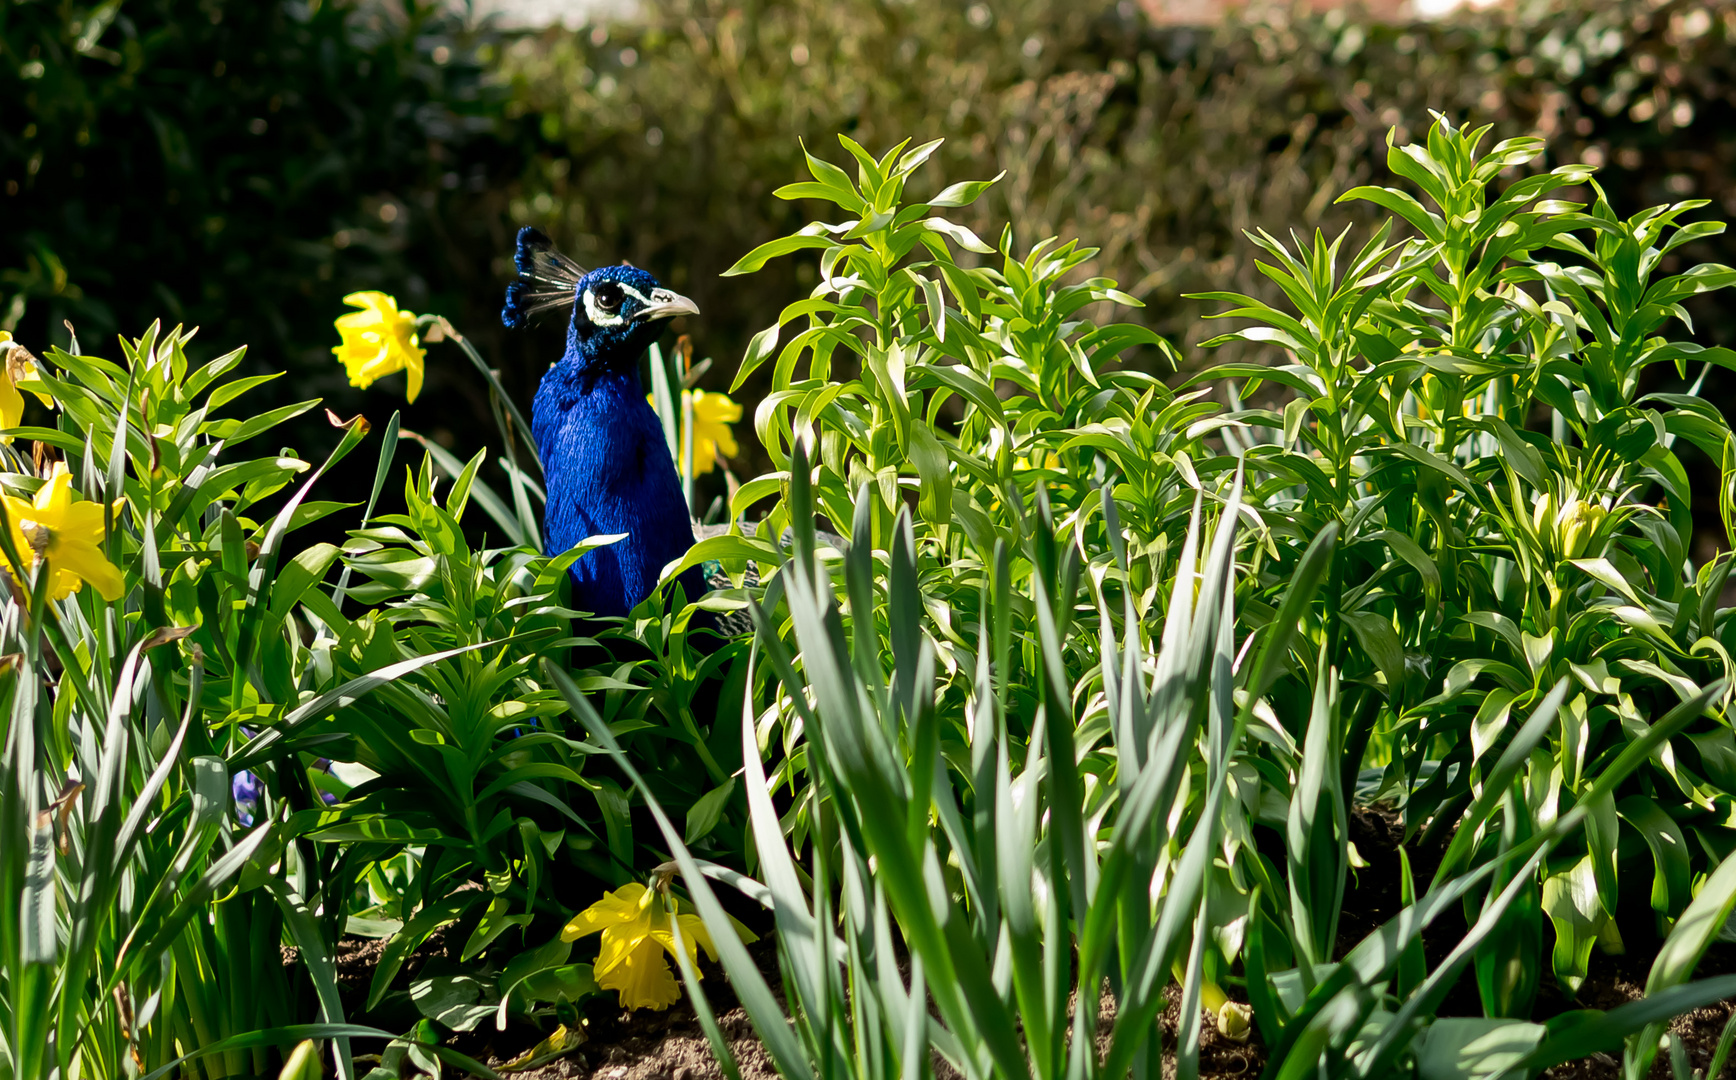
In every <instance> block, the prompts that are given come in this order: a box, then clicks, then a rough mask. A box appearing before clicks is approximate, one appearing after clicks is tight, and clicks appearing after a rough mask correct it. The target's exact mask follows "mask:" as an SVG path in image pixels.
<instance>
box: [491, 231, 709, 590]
mask: <svg viewBox="0 0 1736 1080" xmlns="http://www.w3.org/2000/svg"><path fill="white" fill-rule="evenodd" d="M515 261H516V263H517V264H518V270H519V274H520V278H519V280H518V281H514V282H513V283H512V284H511V285H509V286H508V287H507V291H506V306H505V307H504V308H503V309H502V311H501V321H502V322H504V323H505V324H506V325H507V326H508V327H509V328H517V327H520V326H523V325H524V324H525V323H526V321H527V320H528V319H529V318H530V316H531V315H533V314H535V313H536V312H538V311H541V310H544V309H548V308H553V307H569V306H570V308H571V311H572V315H571V319H570V321H569V323H568V327H567V348H566V352H565V353H563V354H562V355H561V358H560V360H559V361H557V362H556V363H555V364H554V365H553V366H552V367H550V368H549V370H548V373H547V374H545V375H544V376H543V378H542V385H541V386H539V387H538V388H537V393H536V402H535V405H534V407H533V409H532V412H531V429H532V434H533V435H534V436H535V438H536V442H537V449H538V450H539V451H540V452H541V454H542V462H543V472H544V474H545V477H544V479H545V481H546V486H547V490H548V506H547V508H546V509H545V511H544V529H543V543H544V547H545V548H546V550H547V552H548V553H549V554H551V555H555V554H559V553H561V552H563V551H566V550H568V549H570V548H572V547H573V546H574V545H576V544H578V543H579V542H580V541H582V540H584V539H585V538H587V537H590V536H597V535H601V534H604V533H626V534H627V536H626V538H625V539H623V540H621V541H619V542H617V543H615V544H612V545H610V546H608V547H605V548H600V549H598V550H596V551H593V552H590V553H589V554H587V555H585V556H583V557H581V558H580V559H579V560H578V561H577V562H575V563H574V564H573V568H572V576H573V585H574V590H573V603H574V605H575V606H576V607H578V608H580V609H582V610H585V611H589V612H591V613H593V614H596V615H605V616H619V615H625V614H626V613H627V612H628V611H630V610H631V609H632V608H633V607H634V606H636V605H637V604H638V603H639V602H640V601H641V600H643V599H645V597H647V596H649V595H650V594H651V592H652V590H654V589H655V588H656V586H657V577H658V574H659V573H660V572H661V571H662V569H663V567H664V566H666V565H667V564H668V563H670V562H671V561H673V560H675V559H679V558H680V557H682V556H683V555H685V554H686V553H687V549H688V548H689V547H691V546H692V545H693V524H692V519H691V518H690V517H689V516H688V511H687V502H686V499H684V498H683V496H682V493H681V481H680V478H679V477H678V476H677V475H676V473H675V462H674V461H673V460H672V459H671V458H670V455H669V447H668V443H667V442H665V440H664V436H663V427H662V424H661V423H660V422H659V421H658V419H657V414H656V413H655V412H654V411H652V409H651V406H650V405H648V404H646V402H645V391H644V389H643V387H642V386H641V385H640V382H639V357H640V356H641V355H642V354H643V353H644V351H645V349H646V348H647V347H648V346H649V345H650V344H651V342H653V341H655V340H656V338H657V335H658V334H659V333H661V332H662V330H663V328H664V326H665V325H666V320H668V319H669V318H670V317H672V316H675V315H683V314H697V313H698V311H699V309H698V307H696V306H695V305H694V303H693V301H691V300H689V299H687V298H686V297H684V296H680V295H678V294H676V293H673V292H671V291H669V290H668V289H665V288H663V287H662V286H661V285H659V284H658V282H657V279H656V278H654V277H652V276H651V275H650V274H648V273H646V272H645V271H643V270H640V269H638V268H637V267H632V266H609V267H604V268H602V269H600V270H592V271H590V272H589V273H586V272H584V271H583V270H581V269H580V268H579V267H578V266H577V265H576V264H575V263H573V262H572V260H570V259H568V258H566V257H565V256H564V255H561V254H560V253H559V252H557V251H555V250H554V248H553V247H552V246H551V245H550V243H549V239H548V237H546V236H544V235H543V234H542V233H540V232H538V231H537V230H535V229H531V228H526V229H522V230H520V231H519V234H518V250H517V252H516V254H515ZM681 581H682V584H683V586H684V587H685V588H686V590H687V595H688V596H689V597H690V598H692V597H696V596H698V595H699V594H700V593H701V592H703V591H704V589H705V582H704V578H703V577H702V575H701V574H700V572H699V571H698V570H697V569H695V570H693V571H690V572H689V573H687V574H684V575H683V576H682V579H681Z"/></svg>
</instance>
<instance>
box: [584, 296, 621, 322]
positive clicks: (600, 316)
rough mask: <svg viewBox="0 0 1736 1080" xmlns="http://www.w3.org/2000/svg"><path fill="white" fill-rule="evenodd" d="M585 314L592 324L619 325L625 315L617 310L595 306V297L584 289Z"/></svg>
mask: <svg viewBox="0 0 1736 1080" xmlns="http://www.w3.org/2000/svg"><path fill="white" fill-rule="evenodd" d="M585 316H586V318H588V319H590V320H591V325H592V326H620V325H621V324H622V323H624V322H626V321H627V317H626V316H625V315H623V314H621V313H620V312H619V311H604V310H603V309H602V308H601V307H598V306H597V298H596V297H595V296H592V295H591V290H589V289H586V290H585Z"/></svg>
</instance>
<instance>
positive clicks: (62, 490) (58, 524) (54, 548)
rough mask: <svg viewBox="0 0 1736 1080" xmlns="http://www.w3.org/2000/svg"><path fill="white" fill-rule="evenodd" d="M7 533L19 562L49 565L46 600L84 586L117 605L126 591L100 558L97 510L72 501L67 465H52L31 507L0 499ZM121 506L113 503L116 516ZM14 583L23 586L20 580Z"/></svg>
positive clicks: (100, 515) (28, 503)
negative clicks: (92, 588) (23, 559)
mask: <svg viewBox="0 0 1736 1080" xmlns="http://www.w3.org/2000/svg"><path fill="white" fill-rule="evenodd" d="M0 499H4V500H5V503H6V517H7V519H8V522H9V524H10V525H11V529H12V544H13V546H14V547H15V548H16V549H17V551H18V554H19V557H20V558H26V559H29V560H30V565H31V566H35V565H36V564H37V563H38V562H46V563H47V564H48V567H47V573H48V574H50V575H51V577H50V579H49V582H48V595H49V598H50V599H53V600H61V599H64V598H65V597H68V596H71V595H72V594H73V593H75V592H77V591H78V590H79V589H80V588H81V587H82V586H83V585H84V583H85V582H87V581H88V582H90V583H91V584H92V585H94V586H96V591H97V592H99V593H101V594H102V598H103V599H104V600H109V601H114V600H119V599H120V597H121V593H122V592H123V591H124V590H125V588H126V585H125V582H124V581H122V579H121V572H120V570H119V569H117V568H116V567H115V564H114V563H111V562H109V561H108V558H107V556H105V555H104V554H103V553H102V538H103V512H102V504H101V503H95V502H76V503H75V502H73V501H72V476H71V474H69V473H68V472H67V471H66V463H65V462H64V461H62V462H56V463H55V466H54V472H53V474H52V475H50V476H49V478H48V482H47V483H45V484H43V485H42V487H41V488H40V489H39V490H38V491H37V492H36V498H35V500H34V501H26V500H24V499H19V498H15V497H13V496H11V495H4V496H0ZM124 501H125V500H122V499H116V500H115V504H114V505H115V509H116V510H117V511H118V510H119V509H120V507H121V503H122V502H124ZM14 576H17V577H19V578H20V579H21V580H20V583H21V584H22V577H23V575H21V574H16V573H15V575H14Z"/></svg>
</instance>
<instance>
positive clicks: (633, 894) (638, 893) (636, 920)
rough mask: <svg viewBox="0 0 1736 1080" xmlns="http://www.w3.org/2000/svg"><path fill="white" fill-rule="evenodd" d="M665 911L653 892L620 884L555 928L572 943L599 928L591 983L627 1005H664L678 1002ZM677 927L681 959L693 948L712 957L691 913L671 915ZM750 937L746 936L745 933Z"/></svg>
mask: <svg viewBox="0 0 1736 1080" xmlns="http://www.w3.org/2000/svg"><path fill="white" fill-rule="evenodd" d="M669 918H670V916H669V912H668V911H667V910H666V909H665V908H664V906H663V902H662V900H661V898H660V897H659V896H658V895H657V893H656V892H654V891H652V890H651V889H647V888H646V887H645V886H643V885H641V884H639V883H638V882H633V883H631V884H628V885H623V886H621V887H620V888H619V889H616V890H615V891H614V892H611V893H604V894H603V898H602V899H601V900H599V901H597V902H596V903H594V904H592V905H591V906H590V907H588V908H586V909H585V910H583V911H581V912H579V913H578V914H577V915H575V916H574V917H573V921H572V922H569V923H567V925H566V929H564V930H562V931H561V939H562V940H564V941H575V940H577V939H579V938H582V937H584V936H586V935H587V934H595V933H597V932H598V931H601V932H602V934H603V948H602V951H601V952H599V953H598V954H597V962H596V964H595V965H594V966H593V967H592V969H591V973H592V974H593V975H594V976H596V979H597V985H598V986H600V987H602V988H603V989H605V990H617V991H619V992H620V994H621V1004H622V1005H623V1006H625V1007H626V1008H628V1009H639V1008H650V1009H667V1008H668V1007H669V1006H671V1005H673V1004H675V1003H676V1002H677V1001H680V1000H681V991H680V989H679V988H678V987H677V986H676V983H675V975H674V973H673V972H671V971H670V970H669V961H667V960H665V959H664V958H663V953H664V952H665V951H667V952H668V953H669V955H670V956H675V955H676V952H675V934H674V931H673V929H672V928H671V927H670V925H669ZM675 918H676V919H677V920H678V921H679V922H680V925H681V943H682V944H683V945H685V946H686V947H687V960H688V962H689V963H696V962H697V961H698V959H699V946H700V945H703V946H705V953H706V955H707V956H709V957H711V958H712V959H713V960H716V959H717V948H716V946H714V945H713V944H712V941H711V935H710V934H709V933H707V932H706V929H705V923H704V922H702V921H700V918H699V916H697V915H676V916H675ZM747 937H748V940H752V935H751V934H750V935H747Z"/></svg>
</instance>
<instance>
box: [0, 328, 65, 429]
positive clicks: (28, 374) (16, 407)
mask: <svg viewBox="0 0 1736 1080" xmlns="http://www.w3.org/2000/svg"><path fill="white" fill-rule="evenodd" d="M35 377H36V358H35V357H33V356H31V355H30V353H29V351H28V350H26V349H25V348H24V347H23V346H22V345H19V344H18V343H17V342H15V341H13V340H12V335H11V334H9V333H7V332H6V331H4V330H0V428H15V427H17V426H18V425H19V424H21V423H23V422H24V395H23V394H21V393H19V392H18V389H19V387H20V386H21V385H22V386H24V387H25V388H26V389H29V388H30V387H29V384H30V382H31V381H32V380H34V379H35ZM32 392H33V393H35V394H36V396H37V398H38V399H40V400H41V402H42V404H43V405H45V406H48V407H49V408H53V407H54V399H53V398H51V397H49V396H48V395H46V394H43V393H42V392H41V391H40V390H34V391H32ZM0 441H3V442H8V443H9V442H11V441H12V436H10V435H5V436H0Z"/></svg>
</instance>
